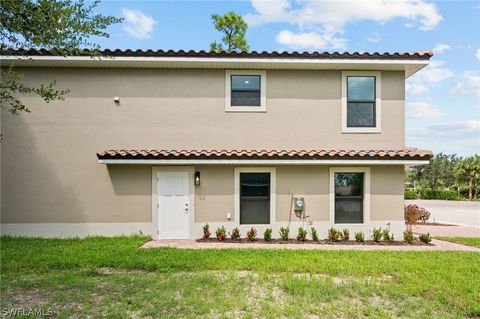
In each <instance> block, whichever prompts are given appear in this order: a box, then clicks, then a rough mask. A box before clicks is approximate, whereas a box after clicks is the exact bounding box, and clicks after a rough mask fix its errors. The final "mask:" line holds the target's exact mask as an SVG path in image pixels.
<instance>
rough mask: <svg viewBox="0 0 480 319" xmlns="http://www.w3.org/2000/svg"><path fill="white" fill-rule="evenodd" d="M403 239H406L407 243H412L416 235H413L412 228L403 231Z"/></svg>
mask: <svg viewBox="0 0 480 319" xmlns="http://www.w3.org/2000/svg"><path fill="white" fill-rule="evenodd" d="M403 240H405V241H406V242H407V243H409V244H412V243H413V240H414V237H413V232H412V231H411V230H406V231H404V232H403Z"/></svg>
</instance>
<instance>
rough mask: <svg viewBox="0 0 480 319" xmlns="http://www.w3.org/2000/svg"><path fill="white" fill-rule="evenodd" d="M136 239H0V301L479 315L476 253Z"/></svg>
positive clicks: (274, 313) (109, 310)
mask: <svg viewBox="0 0 480 319" xmlns="http://www.w3.org/2000/svg"><path fill="white" fill-rule="evenodd" d="M144 241H145V238H143V237H119V238H101V237H94V238H88V239H85V240H80V239H71V240H60V239H50V240H47V239H25V238H20V239H19V238H8V237H4V238H1V239H0V244H1V281H0V289H1V296H0V297H1V298H0V299H1V302H0V307H1V308H2V311H3V309H5V308H11V307H25V308H42V309H52V310H53V312H54V313H55V315H56V316H57V317H60V318H62V317H71V316H74V317H86V316H91V317H110V318H122V317H140V318H143V317H162V318H169V317H171V318H173V317H184V318H197V317H198V318H229V317H246V318H258V317H264V318H278V317H291V318H305V317H307V318H391V317H402V318H473V317H477V316H480V254H479V253H472V252H436V251H430V252H393V251H392V252H387V251H364V252H360V251H311V250H297V251H292V250H260V249H255V250H253V249H252V250H250V249H241V250H234V249H224V250H180V249H171V248H161V249H138V248H137V247H138V246H139V245H141V244H142V243H143V242H144Z"/></svg>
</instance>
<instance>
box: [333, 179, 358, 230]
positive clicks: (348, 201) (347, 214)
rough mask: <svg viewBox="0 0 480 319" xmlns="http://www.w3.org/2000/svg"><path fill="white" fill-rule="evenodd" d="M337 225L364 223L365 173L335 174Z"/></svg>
mask: <svg viewBox="0 0 480 319" xmlns="http://www.w3.org/2000/svg"><path fill="white" fill-rule="evenodd" d="M334 180H335V223H336V224H355V223H360V224H361V223H363V173H335V177H334Z"/></svg>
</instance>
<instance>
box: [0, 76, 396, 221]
mask: <svg viewBox="0 0 480 319" xmlns="http://www.w3.org/2000/svg"><path fill="white" fill-rule="evenodd" d="M21 72H24V74H25V82H26V83H27V84H35V85H38V84H40V83H43V82H46V81H48V80H52V79H56V80H57V81H58V87H59V88H61V89H67V88H68V89H69V90H70V93H69V94H68V95H67V97H66V100H65V101H58V102H53V103H50V104H45V103H44V102H43V101H41V100H40V99H39V98H37V97H34V96H24V97H22V98H21V99H22V101H23V102H24V103H25V104H26V105H28V107H29V108H30V110H31V113H24V114H21V115H19V116H12V115H11V114H9V113H8V112H6V111H5V110H2V115H1V128H2V134H3V141H2V145H1V222H2V223H104V222H150V221H151V218H152V217H151V215H152V212H151V210H152V209H151V167H150V166H121V167H120V166H115V165H109V166H106V165H102V164H99V163H98V162H97V158H96V155H95V154H96V153H97V152H101V151H103V150H106V149H214V148H217V149H342V148H347V149H348V148H354V149H359V148H361V149H382V148H389V149H395V148H402V147H404V121H403V120H402V119H403V118H404V112H405V111H404V74H403V73H402V72H382V113H381V115H382V133H380V134H342V133H341V101H340V95H341V81H340V79H341V71H294V70H291V71H289V70H268V71H267V112H266V113H226V112H225V98H224V96H225V72H224V70H205V69H195V70H194V69H182V70H178V69H109V68H105V69H94V68H71V69H66V68H48V69H47V68H35V69H33V68H32V69H22V70H21ZM115 96H119V97H120V103H119V104H115V103H114V101H113V98H114V97H115ZM399 170H400V169H398V171H399ZM202 171H203V173H202V174H203V175H202V179H203V181H204V182H203V183H205V184H204V185H202V187H201V188H200V189H198V193H197V194H196V205H197V216H196V217H197V219H198V220H199V221H201V220H206V219H212V220H219V221H220V220H222V218H225V214H226V212H227V211H228V212H231V213H232V215H233V207H232V206H233V204H232V196H233V195H232V193H233V182H232V181H230V180H229V179H230V178H231V179H233V173H232V174H230V173H229V172H230V171H231V172H233V168H232V167H230V168H229V167H209V168H208V169H207V168H202ZM380 171H381V172H382V173H379V174H378V176H379V177H377V174H376V173H374V171H373V170H372V191H373V189H374V188H375V189H376V190H377V191H378V192H381V195H380V194H379V197H378V198H379V200H378V202H376V201H372V218H373V217H375V218H380V215H382V214H390V213H389V212H387V211H388V209H387V207H390V206H391V205H392V204H390V203H393V206H391V207H395V209H394V210H395V213H394V215H395V216H396V215H397V212H396V211H397V209H398V207H399V205H400V200H399V196H400V193H401V191H400V183H401V179H400V173H398V174H397V173H395V174H394V173H392V172H393V171H392V170H391V168H382V169H380V168H379V172H380ZM326 175H328V173H327V169H326V168H325V167H316V168H315V167H302V168H298V169H296V170H294V169H293V168H286V167H278V171H277V177H278V187H277V190H278V198H277V211H278V213H277V216H278V217H277V218H278V219H280V220H285V219H286V218H287V217H288V212H287V210H286V208H285V206H286V205H288V201H289V199H288V198H289V191H290V188H293V189H294V191H295V192H298V193H303V195H305V197H306V199H307V207H308V208H307V209H308V210H309V212H310V213H311V215H312V217H313V216H315V218H319V219H322V218H325V217H326V216H327V215H326V214H327V213H326V212H327V206H326V205H327V204H326V202H327V192H328V185H327V186H325V185H324V184H323V182H319V183H316V182H315V180H320V181H323V179H324V178H325V177H326ZM383 175H393V176H391V177H392V178H393V179H395V181H394V182H393V183H390V182H388V181H385V182H383V187H380V186H376V185H375V183H376V182H375V180H376V179H381V177H380V176H383ZM203 177H204V178H203ZM214 181H215V182H214ZM379 183H380V182H379ZM377 187H378V188H377ZM202 196H203V197H204V198H203V199H202ZM389 205H390V206H389ZM395 216H393V215H392V218H393V217H395ZM396 217H398V216H396ZM382 219H384V216H382Z"/></svg>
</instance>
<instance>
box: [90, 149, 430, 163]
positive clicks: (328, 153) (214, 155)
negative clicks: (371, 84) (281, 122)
mask: <svg viewBox="0 0 480 319" xmlns="http://www.w3.org/2000/svg"><path fill="white" fill-rule="evenodd" d="M432 156H433V154H432V152H431V151H428V150H419V149H416V148H405V149H401V150H108V151H104V152H102V153H97V157H98V159H212V160H214V159H232V160H233V159H277V160H282V159H285V160H289V159H298V160H302V159H304V160H312V159H364V160H369V159H384V160H399V159H400V160H401V159H404V160H428V159H430V158H431V157H432Z"/></svg>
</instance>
